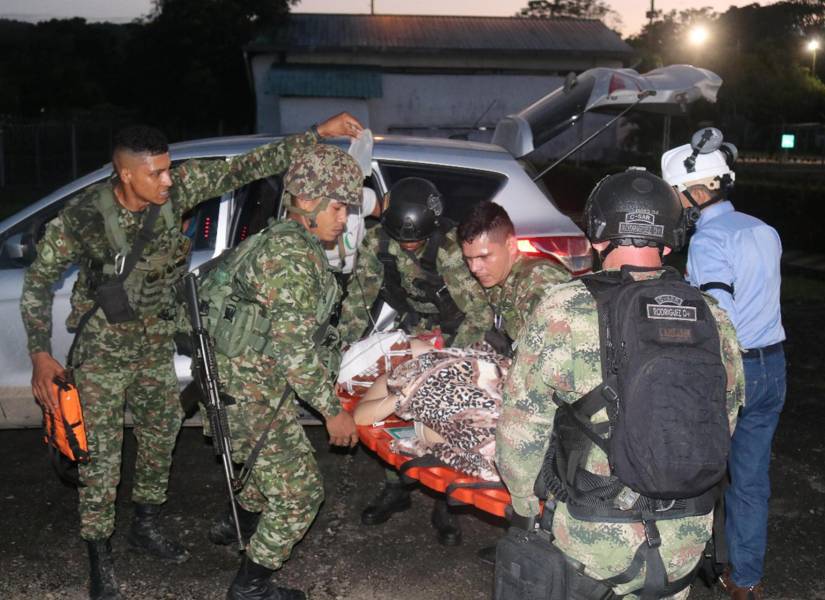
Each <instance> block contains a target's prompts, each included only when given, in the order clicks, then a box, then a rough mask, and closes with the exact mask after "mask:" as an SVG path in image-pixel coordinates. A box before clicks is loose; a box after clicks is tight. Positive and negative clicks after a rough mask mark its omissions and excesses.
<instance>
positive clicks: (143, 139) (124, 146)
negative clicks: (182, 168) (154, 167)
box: [114, 125, 169, 156]
mask: <svg viewBox="0 0 825 600" xmlns="http://www.w3.org/2000/svg"><path fill="white" fill-rule="evenodd" d="M120 152H130V153H132V154H148V155H150V156H156V155H158V154H166V153H167V152H169V142H168V140H167V139H166V136H165V135H164V134H163V132H162V131H161V130H160V129H156V128H155V127H150V126H148V125H130V126H129V127H124V128H123V129H121V130H120V131H118V132H117V134H116V135H115V140H114V154H115V155H117V154H118V153H120Z"/></svg>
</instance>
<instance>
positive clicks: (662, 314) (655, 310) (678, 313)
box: [645, 294, 698, 323]
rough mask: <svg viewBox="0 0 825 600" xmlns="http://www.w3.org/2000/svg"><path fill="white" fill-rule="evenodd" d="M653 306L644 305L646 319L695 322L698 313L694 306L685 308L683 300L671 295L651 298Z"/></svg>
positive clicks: (649, 304)
mask: <svg viewBox="0 0 825 600" xmlns="http://www.w3.org/2000/svg"><path fill="white" fill-rule="evenodd" d="M653 300H654V301H655V302H656V303H655V304H651V303H647V304H645V309H646V313H647V318H648V319H654V320H661V321H692V322H694V323H695V322H696V321H697V317H698V313H697V310H696V307H695V306H685V305H683V304H684V300H682V298H680V297H678V296H674V295H673V294H661V295H659V296H656V297H655V298H653Z"/></svg>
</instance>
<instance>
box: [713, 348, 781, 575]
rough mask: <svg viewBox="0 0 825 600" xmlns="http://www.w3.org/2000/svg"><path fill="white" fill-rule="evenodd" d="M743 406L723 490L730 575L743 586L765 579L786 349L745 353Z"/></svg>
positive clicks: (732, 443)
mask: <svg viewBox="0 0 825 600" xmlns="http://www.w3.org/2000/svg"><path fill="white" fill-rule="evenodd" d="M743 363H744V367H745V406H744V408H743V409H742V412H741V413H740V415H739V420H738V421H737V423H736V430H735V431H734V434H733V440H732V441H731V451H730V458H729V459H728V469H729V473H730V479H731V485H730V487H729V488H728V490H727V492H726V493H725V513H726V515H725V517H726V523H725V533H726V535H727V538H728V539H727V542H728V553H729V558H730V563H731V565H732V568H733V570H732V572H731V579H733V582H734V583H735V584H736V585H738V586H742V587H749V586H752V585H756V584H757V583H759V581H760V580H761V579H762V568H763V565H764V562H765V548H766V545H767V537H768V499H769V498H770V495H771V482H770V476H769V469H770V462H771V442H772V440H773V433H774V431H775V430H776V425H777V423H778V422H779V413H780V412H782V406H783V405H784V404H785V354H784V352H783V351H782V350H780V351H779V352H775V353H773V354H770V355H762V356H758V357H756V358H743Z"/></svg>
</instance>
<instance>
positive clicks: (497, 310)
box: [458, 202, 570, 358]
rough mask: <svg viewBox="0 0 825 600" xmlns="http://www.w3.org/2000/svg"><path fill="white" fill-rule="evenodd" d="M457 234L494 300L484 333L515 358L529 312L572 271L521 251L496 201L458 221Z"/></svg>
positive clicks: (490, 300)
mask: <svg viewBox="0 0 825 600" xmlns="http://www.w3.org/2000/svg"><path fill="white" fill-rule="evenodd" d="M458 239H459V242H460V243H461V251H462V253H463V255H464V260H465V262H466V263H467V268H468V269H469V270H470V271H471V272H472V274H473V275H474V276H475V278H476V279H477V280H478V282H479V283H480V284H481V286H482V287H483V288H484V294H485V296H486V298H487V302H488V303H489V305H490V310H491V313H492V320H491V321H488V323H489V325H488V327H489V329H488V330H487V332H486V334H485V336H484V338H485V340H486V341H487V342H488V343H489V344H490V345H491V346H492V347H493V348H494V349H495V350H496V352H498V353H499V354H502V355H504V356H508V357H511V358H512V356H513V354H514V347H513V340H515V339H516V337H517V336H518V334H519V332H520V331H521V328H522V326H523V325H524V319H525V317H526V316H527V315H528V314H529V313H530V311H531V310H532V309H533V307H535V305H536V304H537V303H538V302H539V301H540V300H541V299H542V298H543V297H544V296H545V295H546V294H547V293H548V292H549V290H550V288H552V287H553V286H555V285H558V284H559V283H564V282H565V281H567V280H568V279H570V274H569V273H568V272H567V271H566V270H565V269H564V268H562V267H561V266H559V265H558V264H556V263H555V262H553V261H551V260H547V259H544V258H539V257H530V256H526V255H524V254H522V253H521V252H519V250H518V242H517V240H516V233H515V228H514V227H513V222H512V221H511V220H510V217H509V215H508V214H507V211H506V210H504V209H503V208H502V207H501V206H499V205H498V204H495V203H494V202H484V203H482V204H478V205H477V206H476V207H475V208H474V209H473V211H472V212H471V213H470V214H469V215H468V217H467V218H466V219H464V221H462V222H461V225H459V227H458Z"/></svg>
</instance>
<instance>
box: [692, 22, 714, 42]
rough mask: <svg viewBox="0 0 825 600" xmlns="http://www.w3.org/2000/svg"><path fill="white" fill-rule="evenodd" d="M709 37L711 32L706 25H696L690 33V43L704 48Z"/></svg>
mask: <svg viewBox="0 0 825 600" xmlns="http://www.w3.org/2000/svg"><path fill="white" fill-rule="evenodd" d="M709 37H710V32H709V31H708V28H707V27H705V26H704V25H694V26H693V27H692V28H691V29H690V31H689V32H688V41H689V42H690V43H691V44H692V45H694V46H704V44H705V42H706V41H708V38H709Z"/></svg>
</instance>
